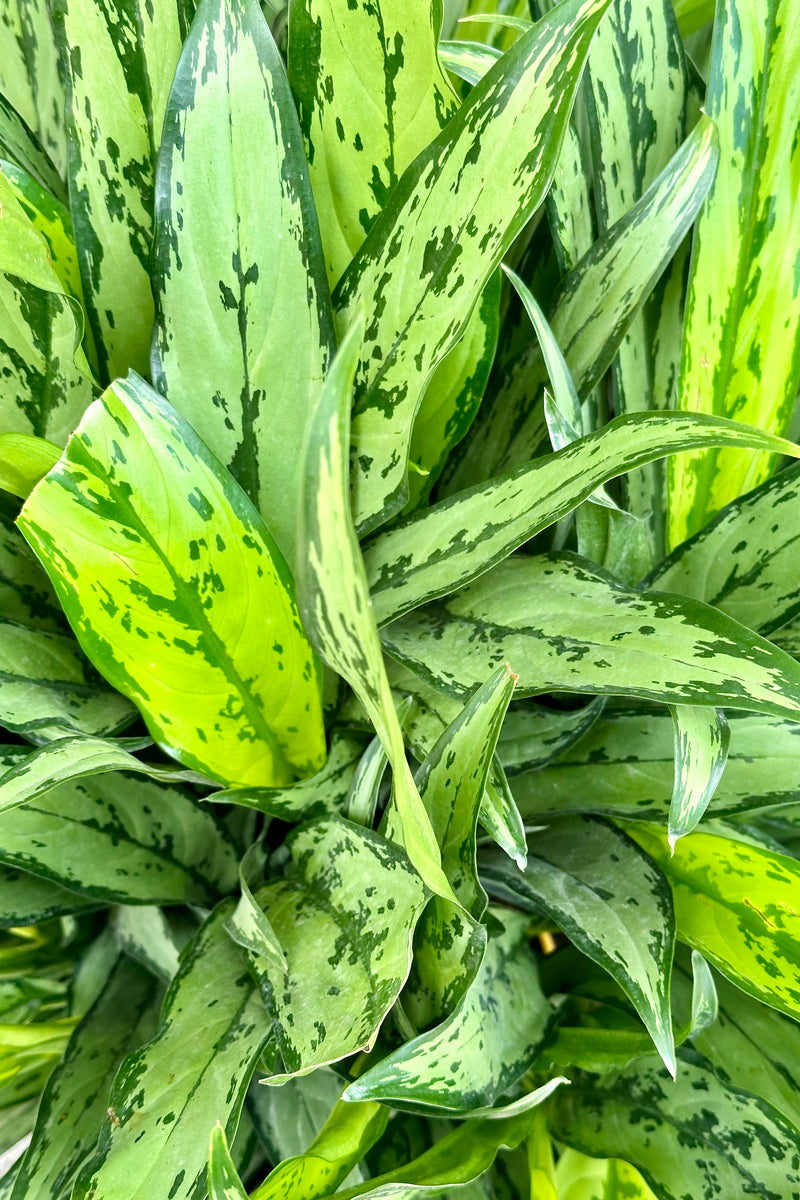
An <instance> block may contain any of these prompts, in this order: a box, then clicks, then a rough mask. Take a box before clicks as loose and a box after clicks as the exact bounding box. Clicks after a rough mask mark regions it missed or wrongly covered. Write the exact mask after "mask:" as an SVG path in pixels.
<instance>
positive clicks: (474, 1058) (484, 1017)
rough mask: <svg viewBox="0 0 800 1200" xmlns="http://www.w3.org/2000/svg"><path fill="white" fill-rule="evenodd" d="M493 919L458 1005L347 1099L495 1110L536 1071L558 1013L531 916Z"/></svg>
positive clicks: (448, 1111) (505, 914) (503, 913)
mask: <svg viewBox="0 0 800 1200" xmlns="http://www.w3.org/2000/svg"><path fill="white" fill-rule="evenodd" d="M492 916H493V917H494V918H495V919H496V920H497V922H498V928H497V929H493V930H492V932H491V933H490V936H489V940H488V943H487V946H486V952H485V954H484V957H483V962H482V964H481V968H480V970H479V972H478V974H477V975H476V977H475V979H474V981H473V982H472V984H471V985H470V987H469V989H468V990H467V991H466V993H465V994H464V996H463V998H462V1000H461V1002H460V1003H459V1005H458V1007H457V1008H456V1009H455V1010H454V1011H453V1013H452V1014H451V1015H450V1016H449V1017H448V1019H447V1020H446V1021H444V1023H443V1024H441V1025H438V1026H437V1027H436V1028H435V1029H432V1030H431V1031H430V1032H429V1033H423V1034H422V1035H421V1036H420V1037H417V1038H415V1039H414V1040H413V1041H411V1042H408V1043H406V1045H404V1046H402V1047H401V1048H400V1049H399V1050H396V1051H394V1053H392V1054H388V1055H387V1056H386V1057H385V1058H383V1059H382V1060H381V1061H380V1062H378V1063H376V1065H375V1066H373V1067H371V1068H370V1069H369V1070H368V1071H367V1072H366V1073H365V1074H363V1075H361V1076H360V1078H358V1079H357V1080H356V1081H355V1083H351V1084H350V1086H349V1087H348V1088H347V1091H346V1092H345V1098H346V1099H348V1100H380V1101H382V1102H383V1103H392V1104H395V1105H399V1106H400V1107H406V1106H407V1105H412V1106H414V1107H415V1108H417V1107H421V1108H422V1110H423V1111H424V1110H426V1109H427V1110H429V1111H435V1112H441V1113H443V1114H445V1115H448V1116H450V1115H456V1114H459V1115H462V1116H469V1115H470V1112H471V1110H473V1109H482V1108H486V1107H489V1106H491V1105H493V1104H494V1103H495V1101H496V1100H497V1099H498V1098H499V1097H500V1096H502V1095H503V1093H504V1092H507V1091H509V1089H511V1088H513V1086H514V1084H516V1083H517V1082H518V1081H519V1080H520V1079H521V1077H522V1076H523V1075H524V1074H525V1072H526V1071H527V1070H528V1069H529V1067H530V1066H531V1064H532V1063H533V1061H534V1060H535V1058H536V1056H537V1055H538V1053H539V1051H540V1050H541V1048H542V1044H543V1043H544V1041H545V1039H546V1038H547V1036H548V1034H549V1033H550V1030H551V1028H552V1026H553V1023H554V1019H555V1010H554V1009H553V1008H552V1007H551V1005H550V1003H549V1002H548V1001H547V1000H546V998H545V996H544V995H543V993H542V991H541V988H540V986H539V973H538V967H537V963H536V957H535V955H534V954H533V953H532V951H531V949H530V947H529V944H528V936H527V925H528V919H527V917H526V916H524V914H521V913H514V912H511V911H509V910H508V909H500V908H497V909H493V910H492ZM511 1014H516V1015H515V1016H514V1017H513V1018H512V1016H511Z"/></svg>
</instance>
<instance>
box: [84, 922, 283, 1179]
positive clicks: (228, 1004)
mask: <svg viewBox="0 0 800 1200" xmlns="http://www.w3.org/2000/svg"><path fill="white" fill-rule="evenodd" d="M232 908H233V903H232V902H229V903H226V904H223V905H221V906H220V907H219V908H218V909H216V910H215V912H214V913H213V914H212V915H211V917H209V919H208V920H207V921H206V922H205V924H204V925H203V926H202V928H201V930H200V932H199V933H198V935H197V937H196V938H195V939H194V941H193V942H192V944H191V946H190V947H189V949H188V950H187V952H186V954H185V955H184V958H183V961H182V963H181V968H180V970H179V972H178V974H177V976H176V977H175V979H174V981H173V983H172V986H171V987H170V989H169V991H168V992H167V998H166V1000H165V1002H164V1008H163V1010H162V1013H161V1025H160V1028H159V1031H158V1033H157V1034H156V1036H155V1038H154V1039H153V1040H152V1041H151V1042H149V1043H148V1044H147V1045H146V1046H145V1047H144V1048H143V1049H141V1050H137V1051H135V1052H133V1053H132V1054H129V1055H128V1057H127V1058H125V1060H124V1061H123V1063H122V1066H121V1067H120V1069H119V1073H118V1074H117V1077H116V1080H115V1082H114V1087H113V1089H112V1092H111V1104H110V1106H109V1109H108V1112H109V1116H108V1120H107V1121H106V1122H105V1124H104V1125H103V1128H102V1132H101V1134H100V1140H99V1143H98V1146H97V1150H96V1152H95V1153H94V1155H93V1156H92V1158H91V1159H90V1160H89V1162H88V1163H86V1165H85V1166H84V1167H83V1168H82V1169H81V1172H80V1175H79V1177H78V1181H77V1183H76V1185H75V1189H74V1192H73V1195H74V1196H75V1198H76V1200H94V1198H95V1197H98V1196H104V1195H105V1196H114V1197H115V1198H117V1200H144V1198H145V1197H153V1196H162V1195H163V1196H167V1195H168V1194H169V1193H170V1191H171V1192H172V1200H190V1198H194V1197H197V1196H198V1195H201V1194H202V1184H203V1181H204V1179H205V1172H206V1143H205V1138H198V1136H197V1131H198V1129H202V1128H203V1127H205V1128H206V1129H211V1128H213V1125H214V1122H215V1121H219V1122H220V1123H221V1124H222V1125H223V1127H224V1129H225V1131H226V1133H227V1135H228V1138H229V1139H232V1137H233V1133H234V1131H235V1129H236V1125H237V1122H238V1119H239V1111H240V1109H241V1106H242V1101H243V1099H244V1094H245V1091H246V1089H247V1085H248V1083H249V1081H250V1076H251V1074H252V1071H253V1067H254V1066H255V1063H256V1061H257V1059H258V1055H259V1053H260V1052H261V1049H262V1047H263V1046H264V1044H265V1042H266V1040H267V1037H268V1035H269V1023H268V1021H267V1017H266V1013H265V1012H264V1010H263V1006H262V1004H261V1002H260V1000H259V998H258V995H257V993H256V992H255V989H254V987H253V983H252V981H251V979H250V976H249V975H248V973H247V969H246V967H245V964H244V961H243V958H242V952H241V951H240V949H239V947H238V946H236V945H234V943H233V942H232V941H231V939H230V938H229V937H228V935H227V933H226V932H225V928H224V924H225V920H226V919H227V917H228V916H229V915H230V912H231V910H232ZM221 981H224V986H221ZM198 1029H202V1030H203V1036H202V1037H198Z"/></svg>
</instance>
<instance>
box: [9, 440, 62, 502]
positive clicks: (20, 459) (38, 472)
mask: <svg viewBox="0 0 800 1200" xmlns="http://www.w3.org/2000/svg"><path fill="white" fill-rule="evenodd" d="M60 457H61V450H60V448H59V447H58V446H54V445H53V443H52V442H47V441H45V439H44V438H38V437H32V436H31V434H29V433H0V487H1V488H3V489H4V490H5V491H7V492H11V493H12V494H13V495H14V496H22V497H23V499H27V497H28V496H29V495H30V494H31V492H32V491H33V489H34V488H35V487H36V485H37V483H39V481H40V480H41V479H43V478H44V476H45V475H46V474H47V472H48V471H49V470H50V469H51V468H52V467H54V466H55V464H56V463H57V462H58V460H59V458H60Z"/></svg>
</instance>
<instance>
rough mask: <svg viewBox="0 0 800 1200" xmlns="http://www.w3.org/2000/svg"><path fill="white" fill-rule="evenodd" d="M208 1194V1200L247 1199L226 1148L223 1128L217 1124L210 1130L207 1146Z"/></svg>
mask: <svg viewBox="0 0 800 1200" xmlns="http://www.w3.org/2000/svg"><path fill="white" fill-rule="evenodd" d="M208 1195H209V1200H247V1192H246V1191H245V1190H244V1185H243V1184H242V1181H241V1179H240V1178H239V1172H238V1171H237V1170H236V1166H235V1164H234V1161H233V1159H232V1158H231V1152H230V1150H229V1149H228V1139H227V1138H226V1137H225V1130H224V1129H223V1128H222V1126H221V1125H219V1124H217V1125H215V1126H214V1128H213V1130H212V1131H211V1144H210V1146H209V1148H208Z"/></svg>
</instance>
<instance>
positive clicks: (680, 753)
mask: <svg viewBox="0 0 800 1200" xmlns="http://www.w3.org/2000/svg"><path fill="white" fill-rule="evenodd" d="M672 720H673V723H674V725H675V785H674V787H673V790H672V801H671V803H670V810H669V832H668V837H669V844H670V846H673V847H674V845H675V843H676V842H677V840H678V838H681V837H685V836H686V834H687V833H691V831H692V830H693V829H694V827H695V826H696V825H697V824H698V823H699V821H700V820H701V818H702V816H703V813H704V812H705V811H706V809H707V808H708V805H709V803H710V801H711V797H712V796H713V795H714V792H715V791H716V789H717V786H718V784H719V781H720V779H721V778H722V772H723V771H724V770H725V762H726V759H727V757H728V746H729V744H730V740H731V731H730V726H729V725H728V722H727V720H726V718H725V714H724V712H722V710H721V709H718V708H717V709H708V708H694V707H692V706H691V705H688V704H676V705H673V707H672Z"/></svg>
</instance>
